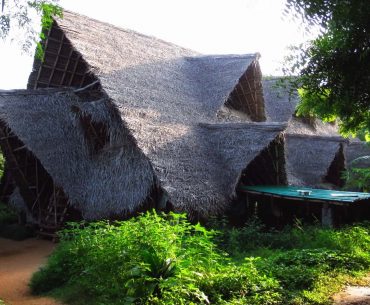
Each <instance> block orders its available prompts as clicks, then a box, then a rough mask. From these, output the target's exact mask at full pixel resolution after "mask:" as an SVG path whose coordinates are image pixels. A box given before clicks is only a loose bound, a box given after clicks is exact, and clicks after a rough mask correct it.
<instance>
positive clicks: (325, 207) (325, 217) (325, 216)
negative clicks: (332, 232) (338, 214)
mask: <svg viewBox="0 0 370 305" xmlns="http://www.w3.org/2000/svg"><path fill="white" fill-rule="evenodd" d="M321 225H322V226H323V227H329V228H332V227H333V213H332V208H331V207H330V205H329V204H328V203H323V204H322V207H321Z"/></svg>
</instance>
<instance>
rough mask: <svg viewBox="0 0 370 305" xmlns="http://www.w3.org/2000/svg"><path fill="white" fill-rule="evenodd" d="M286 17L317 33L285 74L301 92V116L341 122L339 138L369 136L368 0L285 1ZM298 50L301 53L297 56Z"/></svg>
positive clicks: (369, 36) (369, 43)
mask: <svg viewBox="0 0 370 305" xmlns="http://www.w3.org/2000/svg"><path fill="white" fill-rule="evenodd" d="M287 8H288V11H290V12H293V13H295V14H296V15H297V16H299V17H302V18H303V19H306V20H308V21H309V22H310V23H311V24H318V25H320V26H321V27H322V33H321V34H320V35H319V37H318V38H317V39H315V40H314V41H312V42H311V43H309V44H307V45H306V46H300V47H299V48H298V49H300V50H301V52H299V53H296V54H295V55H293V56H291V58H290V66H289V67H288V68H287V69H286V72H288V73H293V74H294V73H298V77H297V78H294V79H292V80H293V81H292V84H293V85H294V87H296V88H303V89H304V92H305V93H304V98H303V99H302V105H301V106H300V111H301V112H304V111H307V112H310V113H314V114H315V115H317V116H318V117H320V118H324V119H327V118H330V120H332V119H333V118H334V117H336V118H339V119H340V126H341V131H342V132H343V133H357V132H361V133H365V134H367V135H369V134H370V23H369V22H368V20H369V18H370V6H369V3H368V0H353V1H329V0H288V6H287ZM302 48H303V50H302Z"/></svg>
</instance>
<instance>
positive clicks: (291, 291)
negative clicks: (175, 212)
mask: <svg viewBox="0 0 370 305" xmlns="http://www.w3.org/2000/svg"><path fill="white" fill-rule="evenodd" d="M223 224H224V223H222V225H223ZM369 233H370V224H363V225H358V226H353V227H347V228H343V229H340V230H335V229H327V228H321V227H318V226H310V227H304V226H302V225H301V224H299V223H297V224H296V226H294V227H293V228H289V227H287V228H285V229H284V230H282V231H271V230H267V229H266V228H265V227H264V226H263V225H262V224H261V223H259V222H258V220H253V221H252V222H251V223H248V224H247V225H246V226H245V227H243V228H240V229H236V228H227V227H226V226H222V229H221V230H220V234H219V235H218V236H217V241H218V243H219V245H220V247H221V248H222V249H224V250H225V251H228V252H229V253H230V255H231V256H232V257H234V258H237V259H239V260H240V258H241V257H259V259H258V260H257V261H256V263H255V266H256V268H257V270H258V271H259V272H260V273H262V274H267V275H269V277H270V278H273V279H275V280H278V282H279V285H280V287H281V291H282V292H283V300H284V302H282V303H281V304H326V303H327V302H328V300H329V297H330V295H331V294H333V293H334V292H336V291H338V290H339V289H340V288H341V285H343V284H344V283H346V282H348V281H349V280H350V279H351V276H353V275H354V274H357V273H359V274H361V273H362V272H368V270H369V269H370V235H369Z"/></svg>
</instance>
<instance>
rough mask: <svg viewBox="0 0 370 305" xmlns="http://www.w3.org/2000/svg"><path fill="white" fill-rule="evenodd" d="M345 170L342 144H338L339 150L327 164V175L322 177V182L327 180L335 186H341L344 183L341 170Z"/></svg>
mask: <svg viewBox="0 0 370 305" xmlns="http://www.w3.org/2000/svg"><path fill="white" fill-rule="evenodd" d="M345 170H346V167H345V158H344V152H343V144H340V147H339V150H338V152H337V153H336V154H335V157H334V159H333V161H332V162H331V164H330V166H329V169H328V172H327V175H326V176H325V177H324V182H329V183H331V184H333V185H335V186H337V187H343V186H344V184H345V179H344V178H343V172H344V171H345Z"/></svg>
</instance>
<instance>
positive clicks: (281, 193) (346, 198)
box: [241, 185, 370, 203]
mask: <svg viewBox="0 0 370 305" xmlns="http://www.w3.org/2000/svg"><path fill="white" fill-rule="evenodd" d="M241 190H242V191H245V192H247V193H248V192H249V193H258V194H266V195H271V196H277V197H286V198H291V199H301V200H307V201H309V200H315V201H318V200H319V201H332V202H343V203H345V202H346V203H351V202H356V201H359V200H367V199H368V200H370V193H361V192H345V191H332V190H322V189H312V188H307V187H300V186H299V187H297V186H266V185H261V186H241Z"/></svg>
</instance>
